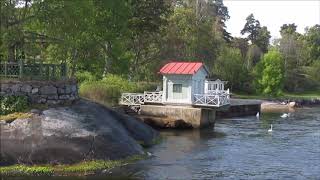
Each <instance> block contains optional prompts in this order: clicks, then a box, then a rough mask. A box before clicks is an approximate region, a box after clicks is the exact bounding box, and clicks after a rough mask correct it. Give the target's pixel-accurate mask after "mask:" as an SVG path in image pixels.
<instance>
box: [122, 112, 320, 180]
mask: <svg viewBox="0 0 320 180" xmlns="http://www.w3.org/2000/svg"><path fill="white" fill-rule="evenodd" d="M280 115H281V114H263V115H262V117H261V118H260V120H258V119H257V118H256V117H244V118H232V119H222V120H218V122H216V127H215V129H214V130H213V128H210V129H206V130H200V131H199V130H194V131H183V132H181V131H166V132H162V133H161V134H162V135H163V136H164V137H165V139H164V141H163V142H162V143H161V144H159V145H156V146H154V147H153V148H151V149H149V151H150V152H151V153H152V154H153V155H154V157H153V158H151V159H148V160H145V161H141V162H139V163H137V164H135V165H132V166H128V167H126V170H127V171H131V172H136V173H134V177H138V178H141V179H320V108H312V109H300V110H297V111H296V112H294V113H292V114H291V116H290V117H289V118H286V119H284V118H281V117H280ZM270 124H273V132H272V133H268V132H267V130H268V129H269V126H270ZM123 170H124V169H123ZM126 170H124V171H126Z"/></svg>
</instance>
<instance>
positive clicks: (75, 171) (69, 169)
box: [0, 155, 147, 176]
mask: <svg viewBox="0 0 320 180" xmlns="http://www.w3.org/2000/svg"><path fill="white" fill-rule="evenodd" d="M146 157H147V156H146V155H136V156H131V157H129V158H126V159H122V160H109V161H105V160H93V161H83V162H80V163H77V164H72V165H55V166H53V165H34V166H28V165H12V166H4V167H1V166H0V176H70V175H72V176H85V175H89V174H94V173H97V172H99V171H102V170H105V169H112V168H115V167H119V166H123V165H126V164H129V163H133V162H135V161H138V160H142V159H145V158H146Z"/></svg>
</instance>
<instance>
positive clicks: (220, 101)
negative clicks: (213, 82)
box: [194, 93, 230, 107]
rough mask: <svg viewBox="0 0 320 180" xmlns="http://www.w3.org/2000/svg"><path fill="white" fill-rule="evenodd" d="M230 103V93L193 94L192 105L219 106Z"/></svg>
mask: <svg viewBox="0 0 320 180" xmlns="http://www.w3.org/2000/svg"><path fill="white" fill-rule="evenodd" d="M228 104H230V94H227V93H221V94H195V95H194V105H197V106H213V107H220V106H224V105H228Z"/></svg>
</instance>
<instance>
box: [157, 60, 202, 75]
mask: <svg viewBox="0 0 320 180" xmlns="http://www.w3.org/2000/svg"><path fill="white" fill-rule="evenodd" d="M202 66H204V64H203V63H202V62H170V63H168V64H166V65H164V66H163V67H162V68H161V69H160V71H159V73H161V74H192V75H193V74H195V73H197V72H198V70H199V69H200V68H201V67H202Z"/></svg>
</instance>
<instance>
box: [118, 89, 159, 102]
mask: <svg viewBox="0 0 320 180" xmlns="http://www.w3.org/2000/svg"><path fill="white" fill-rule="evenodd" d="M144 103H162V91H158V92H147V91H145V92H144V93H143V94H142V93H122V94H121V98H120V104H121V105H129V106H133V105H141V104H144Z"/></svg>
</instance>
